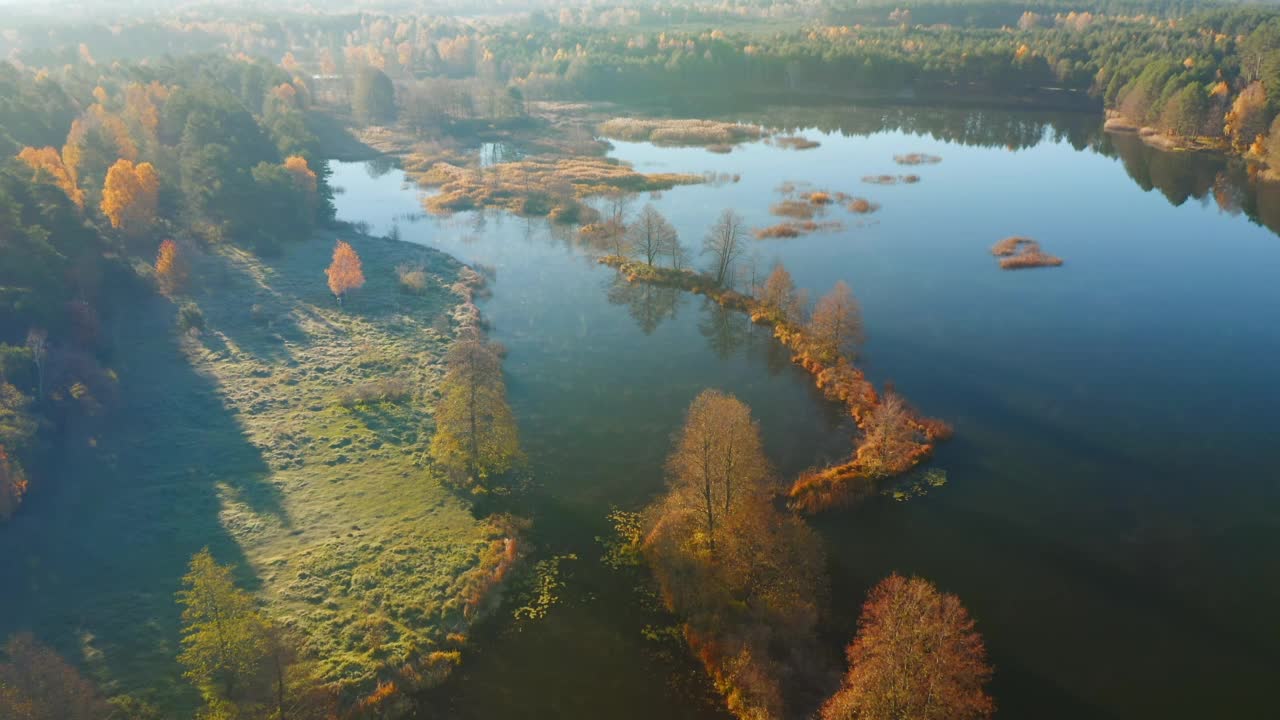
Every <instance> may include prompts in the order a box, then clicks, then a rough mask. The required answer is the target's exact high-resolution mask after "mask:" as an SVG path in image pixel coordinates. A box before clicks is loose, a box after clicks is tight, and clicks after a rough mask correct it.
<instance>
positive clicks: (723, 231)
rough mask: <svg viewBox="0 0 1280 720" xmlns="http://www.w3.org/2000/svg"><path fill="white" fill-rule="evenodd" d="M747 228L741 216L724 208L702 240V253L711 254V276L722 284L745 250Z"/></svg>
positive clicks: (717, 282)
mask: <svg viewBox="0 0 1280 720" xmlns="http://www.w3.org/2000/svg"><path fill="white" fill-rule="evenodd" d="M746 237H747V229H746V226H745V224H744V221H743V219H742V216H741V215H739V214H737V213H735V212H734V211H732V210H725V211H724V212H722V213H721V214H720V219H719V220H717V221H716V224H715V225H712V226H711V230H710V231H709V232H708V233H707V236H706V238H704V239H703V241H702V254H704V255H710V256H711V277H713V278H715V281H716V284H717V285H723V284H724V282H725V280H727V279H729V278H731V277H732V274H731V273H732V271H733V264H734V262H735V261H737V259H738V258H739V257H741V256H742V255H743V253H745V252H746V247H745V241H746Z"/></svg>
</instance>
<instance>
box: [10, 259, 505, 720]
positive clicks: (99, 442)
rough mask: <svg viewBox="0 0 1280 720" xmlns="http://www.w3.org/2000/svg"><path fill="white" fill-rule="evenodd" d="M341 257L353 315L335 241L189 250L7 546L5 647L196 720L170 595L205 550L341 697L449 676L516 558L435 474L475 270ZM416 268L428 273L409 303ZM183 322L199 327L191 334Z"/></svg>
mask: <svg viewBox="0 0 1280 720" xmlns="http://www.w3.org/2000/svg"><path fill="white" fill-rule="evenodd" d="M344 239H347V240H349V241H351V242H352V244H353V245H354V246H355V248H356V250H357V252H358V253H359V254H360V256H361V258H362V260H363V264H364V274H365V276H366V278H367V282H366V284H365V286H364V287H363V289H361V290H357V291H355V292H353V293H351V295H350V296H349V297H348V298H347V299H346V300H345V301H344V304H343V306H341V307H339V305H338V304H337V303H336V302H335V300H334V298H333V296H332V295H331V294H330V293H329V290H328V288H327V287H326V283H325V275H324V268H325V267H326V266H327V265H328V263H329V260H330V254H331V252H332V248H333V244H334V240H335V238H334V236H332V235H321V236H318V237H315V238H313V239H312V240H309V241H307V242H305V243H302V244H298V245H293V246H289V247H286V248H285V250H284V252H283V254H281V255H280V256H279V257H273V258H265V259H263V258H258V257H255V256H253V255H250V254H248V253H245V252H244V251H241V250H238V249H235V248H232V247H217V248H213V249H210V250H208V251H205V252H203V253H201V252H197V251H195V250H188V251H187V252H188V255H187V259H188V261H189V263H190V265H191V270H192V272H191V277H192V278H193V279H192V282H191V283H190V285H189V287H187V288H186V290H185V291H183V292H182V293H181V294H180V296H178V297H175V298H173V299H172V300H170V299H166V298H163V297H159V296H148V297H144V298H139V301H138V302H137V303H136V304H131V305H130V307H131V308H132V310H131V314H130V315H129V316H127V317H118V318H115V319H114V322H111V323H109V324H108V327H107V328H106V329H105V331H106V332H111V333H112V334H113V336H114V337H113V339H114V344H115V347H116V348H117V350H116V357H115V358H114V361H113V363H112V365H113V367H114V368H115V369H116V371H117V372H118V374H119V389H120V398H119V402H118V406H117V407H116V408H114V409H113V410H112V411H111V412H110V413H109V414H108V415H107V416H106V417H107V420H106V422H104V423H103V425H102V426H101V427H93V428H85V429H83V431H81V432H79V433H73V434H72V436H71V437H72V438H73V439H72V440H70V441H69V445H70V446H71V447H69V448H68V449H67V450H66V451H65V452H64V453H63V454H62V458H61V463H60V464H61V467H60V469H59V472H58V476H59V481H58V483H57V485H56V488H54V489H53V490H51V491H50V492H48V493H46V494H45V495H44V496H42V497H40V498H38V499H37V500H36V501H35V502H33V503H32V505H31V508H30V512H27V513H24V515H23V516H22V517H20V518H18V519H16V521H15V522H14V523H12V524H11V525H10V526H9V527H7V528H5V529H4V530H3V531H2V532H0V577H3V578H4V583H3V584H4V585H5V592H4V594H3V596H0V634H4V633H7V632H10V631H13V630H16V629H19V628H32V629H34V630H35V631H36V632H38V633H39V634H40V636H41V637H42V638H46V639H48V640H50V641H53V642H55V643H56V644H57V646H58V649H59V650H61V651H62V652H64V653H66V654H67V655H68V657H71V658H74V659H77V660H81V659H82V660H83V661H84V662H85V664H86V666H87V667H88V668H89V669H90V671H91V673H92V674H93V675H94V676H95V680H97V681H99V682H101V683H102V684H103V685H104V687H105V689H107V690H108V691H109V692H133V691H140V690H141V689H143V688H147V689H148V691H147V692H143V693H141V694H142V695H143V696H144V697H146V698H147V699H149V700H151V701H153V702H155V703H157V704H158V705H160V706H161V707H162V708H163V709H164V710H165V711H166V715H169V714H177V713H178V712H182V713H183V714H187V712H188V711H190V710H192V709H193V708H194V706H195V704H196V703H197V701H198V698H197V697H196V694H195V692H194V691H193V690H192V689H191V688H190V687H188V685H187V684H186V682H185V681H184V680H183V678H182V676H181V672H182V671H181V668H180V666H178V664H177V663H176V660H175V657H176V655H177V654H178V652H179V650H180V647H179V630H180V618H179V609H178V607H177V605H176V603H175V601H174V593H175V592H176V591H177V590H178V589H179V584H180V579H181V576H182V574H183V572H184V571H185V567H186V563H187V562H188V560H189V558H190V556H191V554H192V553H194V552H196V551H198V550H199V549H200V548H202V547H204V546H209V547H210V548H211V549H212V550H213V552H214V555H215V556H216V557H217V558H218V560H219V561H221V562H224V563H227V562H230V563H235V564H236V565H237V567H238V568H239V570H240V578H241V582H242V584H243V585H244V586H246V587H249V588H251V589H253V590H254V591H255V592H256V593H257V594H258V595H259V596H260V597H261V598H262V599H263V601H264V603H265V604H266V606H267V607H268V609H269V611H270V613H271V614H272V615H273V616H275V617H276V618H277V619H278V620H280V621H281V622H283V623H284V624H287V625H291V626H293V627H296V628H297V629H299V630H300V631H301V632H302V634H303V635H304V637H306V638H307V640H306V645H307V648H308V649H309V650H311V651H312V652H314V653H315V654H316V655H317V656H318V657H319V658H320V662H321V668H322V673H323V676H324V678H325V679H326V680H328V681H330V682H335V683H339V684H341V685H343V686H345V687H347V688H349V689H350V690H352V691H356V692H359V691H364V690H368V689H371V687H372V685H373V684H374V683H375V682H376V678H377V677H378V676H379V675H380V673H381V675H383V676H385V674H386V672H385V671H387V670H388V669H393V668H394V669H398V668H401V667H402V666H404V665H406V664H410V663H412V664H417V665H419V666H424V667H428V668H430V669H432V672H435V671H438V670H440V669H442V668H440V667H439V666H440V665H444V664H451V663H452V662H453V661H455V660H456V653H453V652H451V650H452V649H454V648H455V646H456V644H457V643H458V642H460V641H461V637H460V635H461V634H464V633H465V631H466V628H467V625H468V623H469V622H470V620H471V619H473V618H474V615H475V612H474V610H475V607H474V606H475V605H476V597H475V596H476V594H477V593H478V592H481V591H482V590H483V589H485V588H486V587H487V583H486V579H487V575H488V574H491V573H492V572H493V555H494V553H495V552H500V551H501V550H502V549H503V548H504V546H505V545H507V543H505V542H504V538H503V536H504V534H505V530H504V528H502V527H500V526H499V525H497V524H496V523H494V522H491V521H489V520H477V519H476V518H475V517H473V515H472V513H471V511H470V510H469V508H468V506H467V504H466V503H465V502H464V501H462V500H461V499H459V498H457V497H456V496H455V495H454V494H453V493H452V492H451V491H449V490H448V489H446V488H445V487H443V486H442V485H441V483H440V481H439V479H438V477H437V475H436V474H435V473H434V472H433V471H432V469H431V467H430V464H429V462H428V461H427V459H426V457H425V455H424V450H425V448H426V447H427V441H428V440H429V439H430V434H431V431H432V421H431V408H432V404H433V402H434V400H435V397H436V387H437V385H438V383H439V381H440V378H441V377H442V367H441V358H442V356H443V354H444V351H445V350H446V349H447V347H448V346H449V344H450V342H451V341H452V338H453V336H454V333H455V331H456V330H457V327H458V323H459V320H460V319H462V318H463V316H464V315H465V313H467V312H469V307H468V305H467V303H466V298H467V297H469V293H470V290H469V288H468V284H467V278H468V276H470V275H473V273H471V271H470V270H469V269H467V268H464V267H462V266H460V265H459V264H458V263H457V262H455V261H453V260H452V259H450V258H448V257H447V256H445V255H443V254H441V253H437V252H434V251H431V250H428V249H425V248H420V247H417V246H413V245H409V244H406V243H399V242H393V241H390V240H386V239H380V238H360V237H351V236H344ZM406 264H407V265H408V266H410V267H412V268H415V269H418V268H420V269H421V270H422V271H423V272H422V276H419V277H418V280H419V283H418V284H419V285H420V287H419V288H414V289H413V290H412V291H410V290H408V289H405V288H402V287H401V286H400V283H399V281H398V279H397V272H396V268H397V266H401V265H406ZM423 276H425V282H422V281H421V280H422V279H423ZM189 304H194V305H195V306H197V307H198V308H199V309H200V315H201V316H202V317H203V325H204V327H203V330H201V331H198V332H197V331H190V332H188V331H187V330H186V329H185V328H184V327H183V325H184V324H189V322H188V323H182V322H180V320H179V317H180V316H181V315H183V314H184V313H182V312H180V307H182V306H188V305H189ZM185 314H186V315H188V317H189V316H190V311H189V310H188V311H187V312H186V313H185ZM197 324H198V323H197ZM433 653H434V654H433ZM428 678H430V675H428Z"/></svg>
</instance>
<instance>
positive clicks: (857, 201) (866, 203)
mask: <svg viewBox="0 0 1280 720" xmlns="http://www.w3.org/2000/svg"><path fill="white" fill-rule="evenodd" d="M845 207H846V208H848V210H849V212H851V213H857V214H859V215H866V214H869V213H873V212H875V211H877V210H879V209H880V206H879V205H878V204H876V203H873V202H871V201H870V200H868V199H866V198H860V197H856V198H853V199H852V200H850V201H849V204H848V205H846V206H845Z"/></svg>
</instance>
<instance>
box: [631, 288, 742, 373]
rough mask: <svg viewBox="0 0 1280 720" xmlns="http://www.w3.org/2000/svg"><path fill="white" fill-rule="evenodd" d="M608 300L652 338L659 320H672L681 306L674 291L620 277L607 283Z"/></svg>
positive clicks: (676, 292) (681, 300)
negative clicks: (628, 280) (625, 310)
mask: <svg viewBox="0 0 1280 720" xmlns="http://www.w3.org/2000/svg"><path fill="white" fill-rule="evenodd" d="M608 298H609V302H611V303H613V304H614V305H625V306H626V307H627V313H628V314H629V315H631V319H632V320H635V321H636V326H637V327H639V328H640V331H641V332H643V333H644V334H645V335H652V334H653V331H654V330H657V329H658V326H659V325H661V324H662V321H663V320H666V319H668V318H674V317H675V316H676V311H677V310H678V309H679V308H680V305H682V304H683V303H684V293H683V292H681V291H680V290H678V289H676V288H669V287H658V286H656V285H650V284H648V283H633V282H627V279H626V278H624V277H622V276H621V275H616V276H614V277H613V278H612V279H611V280H610V281H609V291H608ZM722 357H723V356H722Z"/></svg>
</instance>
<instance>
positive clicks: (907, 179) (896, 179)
mask: <svg viewBox="0 0 1280 720" xmlns="http://www.w3.org/2000/svg"><path fill="white" fill-rule="evenodd" d="M862 182H864V183H870V184H872V185H897V184H898V183H904V184H907V185H911V184H914V183H918V182H920V176H919V175H863V176H862Z"/></svg>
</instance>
